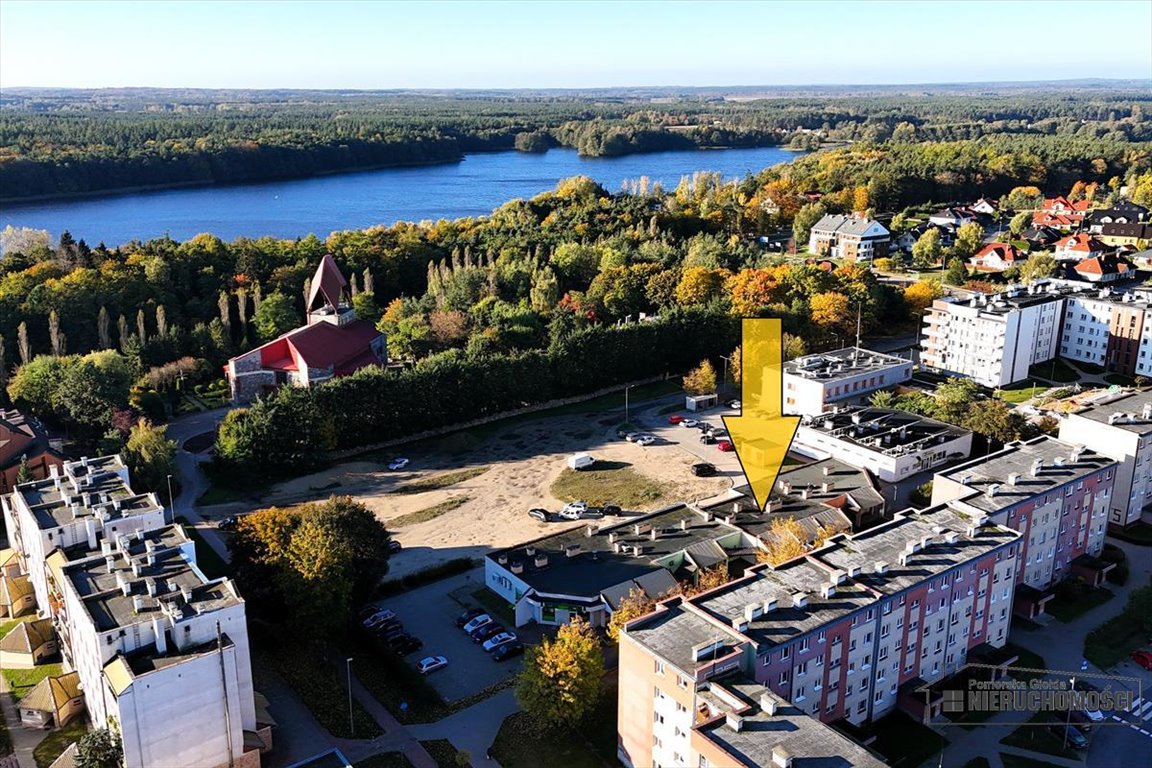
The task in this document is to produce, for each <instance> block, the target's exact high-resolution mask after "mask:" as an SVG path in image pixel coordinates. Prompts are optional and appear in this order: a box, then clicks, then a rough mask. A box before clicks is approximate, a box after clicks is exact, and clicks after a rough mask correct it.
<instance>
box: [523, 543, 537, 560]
mask: <svg viewBox="0 0 1152 768" xmlns="http://www.w3.org/2000/svg"><path fill="white" fill-rule="evenodd" d="M524 554H525V555H527V556H528V557H532V555H534V554H536V547H534V546H532V545H531V544H529V545H528V546H526V547H524Z"/></svg>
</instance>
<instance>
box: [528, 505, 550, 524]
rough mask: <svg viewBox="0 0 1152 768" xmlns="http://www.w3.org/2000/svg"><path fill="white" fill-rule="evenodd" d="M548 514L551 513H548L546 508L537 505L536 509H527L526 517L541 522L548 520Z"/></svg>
mask: <svg viewBox="0 0 1152 768" xmlns="http://www.w3.org/2000/svg"><path fill="white" fill-rule="evenodd" d="M550 516H551V515H549V513H548V510H546V509H540V508H539V507H537V508H536V509H530V510H528V517H531V518H533V519H535V520H539V521H540V522H542V523H546V522H548V518H549V517H550Z"/></svg>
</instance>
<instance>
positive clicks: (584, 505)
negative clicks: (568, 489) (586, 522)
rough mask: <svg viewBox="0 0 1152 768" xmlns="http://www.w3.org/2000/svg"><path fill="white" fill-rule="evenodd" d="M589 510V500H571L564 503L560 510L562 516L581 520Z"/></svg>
mask: <svg viewBox="0 0 1152 768" xmlns="http://www.w3.org/2000/svg"><path fill="white" fill-rule="evenodd" d="M587 511H588V502H586V501H570V502H568V503H567V504H565V505H564V508H563V509H561V510H560V517H566V518H568V519H569V520H579V519H580V518H581V517H583V516H584V513H585V512H587Z"/></svg>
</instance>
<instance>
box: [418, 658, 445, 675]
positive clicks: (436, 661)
mask: <svg viewBox="0 0 1152 768" xmlns="http://www.w3.org/2000/svg"><path fill="white" fill-rule="evenodd" d="M446 666H448V659H446V658H444V657H443V656H429V657H428V658H426V659H420V663H419V664H417V665H416V669H418V670H420V674H422V675H427V674H428V673H430V672H435V671H436V670H438V669H441V668H442V667H446Z"/></svg>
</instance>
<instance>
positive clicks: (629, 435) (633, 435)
mask: <svg viewBox="0 0 1152 768" xmlns="http://www.w3.org/2000/svg"><path fill="white" fill-rule="evenodd" d="M616 434H617V435H618V436H619V437H622V438H624V439H625V440H627V441H628V442H632V441H633V440H635V439H636V435H637V434H638V433H637V432H625V431H624V430H620V431H619V432H617V433H616Z"/></svg>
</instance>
